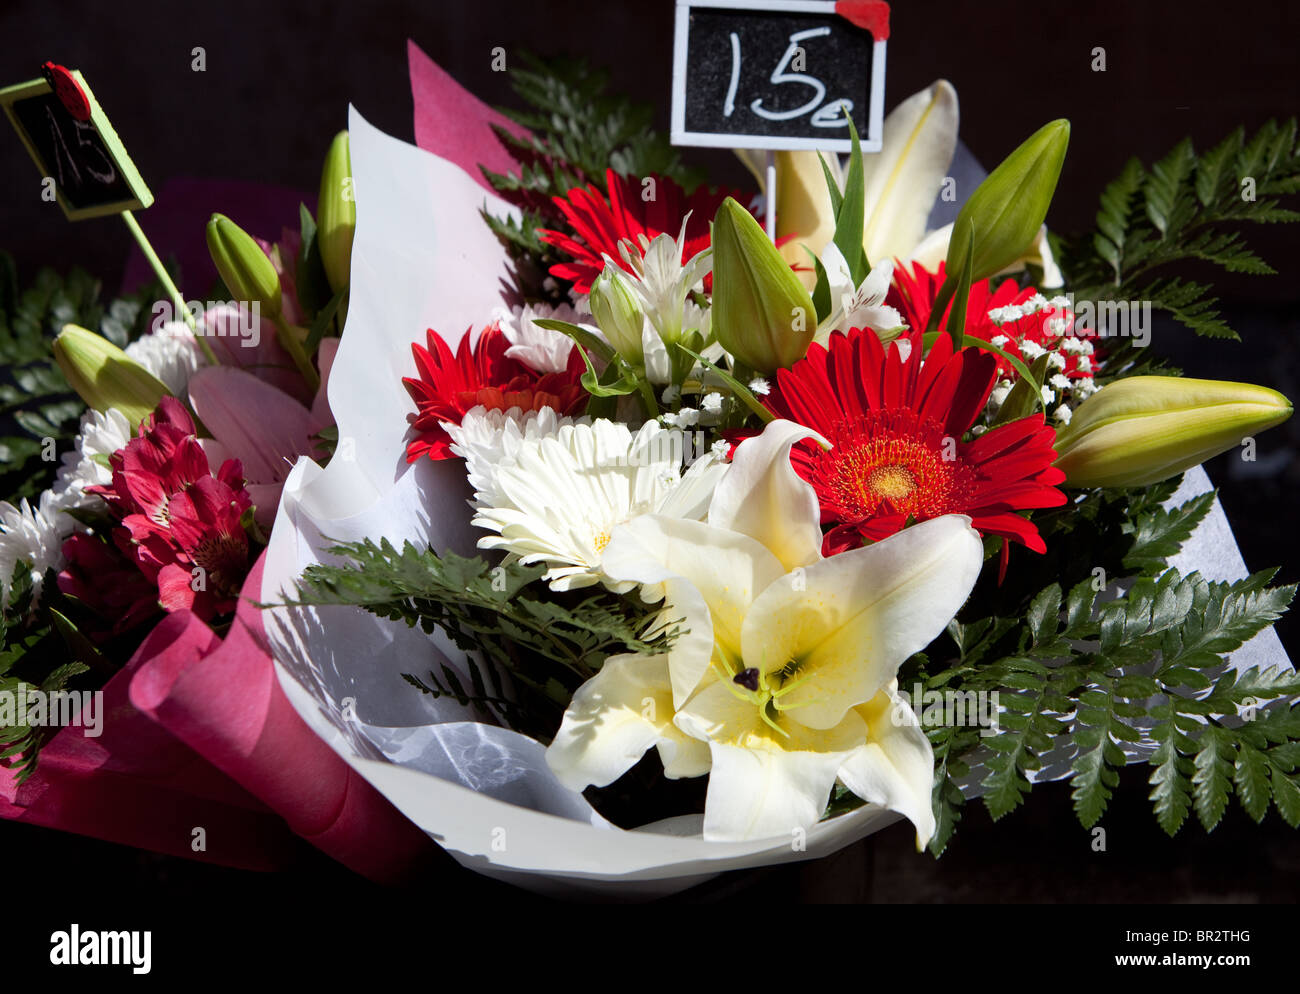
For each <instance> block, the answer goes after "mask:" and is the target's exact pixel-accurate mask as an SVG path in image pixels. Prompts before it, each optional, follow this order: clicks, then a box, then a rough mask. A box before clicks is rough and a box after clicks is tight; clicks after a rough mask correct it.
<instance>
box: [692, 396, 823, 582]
mask: <svg viewBox="0 0 1300 994" xmlns="http://www.w3.org/2000/svg"><path fill="white" fill-rule="evenodd" d="M805 438H812V439H816V440H817V441H818V442H821V443H822V444H824V445H829V444H830V443H829V442H827V441H826V440H825V439H824V438H822V436H821V435H819V434H817V432H815V431H813V430H812V429H811V428H805V427H803V426H802V425H797V424H795V423H794V422H793V421H781V420H777V421H773V422H771V423H770V424H769V425H768V426H767V427H766V428H764V429H763V434H761V435H756V436H754V437H753V438H749V439H746V440H745V441H743V442H741V443H740V445H739V446H737V448H736V455H735V458H734V459H733V460H732V462H731V469H730V471H729V472H728V473H727V475H726V476H725V477H723V479H722V482H721V483H719V484H718V489H717V490H716V491H715V492H714V495H713V504H712V506H711V507H710V508H709V524H711V525H713V526H714V527H716V528H725V529H727V530H728V531H736V532H740V533H742V534H744V535H748V536H750V537H751V538H754V539H757V540H758V541H759V542H762V543H763V544H764V545H765V546H767V548H768V549H770V550H771V552H772V554H773V555H774V556H776V558H777V559H779V560H780V561H781V565H783V566H784V567H785V568H786V569H787V570H791V569H794V568H795V567H797V566H807V565H808V564H809V563H814V562H816V561H817V560H818V559H820V558H821V545H822V532H821V525H820V524H819V522H820V521H821V509H820V507H819V505H818V503H817V494H816V492H815V491H814V490H813V488H812V487H811V486H810V485H809V484H808V483H806V482H804V481H803V480H801V479H800V478H799V476H798V474H797V473H795V471H794V467H792V466H791V465H790V447H791V446H792V445H794V444H795V442H798V441H801V440H802V439H805Z"/></svg>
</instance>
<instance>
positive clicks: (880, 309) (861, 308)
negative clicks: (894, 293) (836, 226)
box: [813, 242, 906, 345]
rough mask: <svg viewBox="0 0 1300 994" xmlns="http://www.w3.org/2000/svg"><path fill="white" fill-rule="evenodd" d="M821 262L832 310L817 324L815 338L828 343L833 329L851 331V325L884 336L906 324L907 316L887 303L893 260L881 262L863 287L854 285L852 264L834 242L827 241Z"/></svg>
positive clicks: (872, 270) (876, 265)
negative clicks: (905, 318)
mask: <svg viewBox="0 0 1300 994" xmlns="http://www.w3.org/2000/svg"><path fill="white" fill-rule="evenodd" d="M821 262H822V267H823V268H824V269H825V270H826V279H827V281H828V283H829V285H830V299H831V308H832V309H831V313H830V314H828V315H827V316H826V319H825V320H824V321H822V322H821V324H819V325H818V326H817V334H816V335H814V336H813V341H815V342H817V343H818V344H820V345H825V344H826V341H827V339H829V338H830V336H831V333H832V332H835V331H845V332H847V331H848V330H849V329H850V328H870V329H871V330H872V331H875V332H877V333H878V334H881V336H882V338H883V337H885V336H884V333H885V332H890V331H893V330H895V329H897V328H902V327H904V326H905V324H906V322H905V321H904V320H903V316H902V315H901V314H899V313H898V311H897V310H895V309H894V308H892V307H889V306H888V305H886V304H885V297H886V296H887V295H888V293H889V284H890V281H891V280H893V278H894V263H893V260H891V259H882V260H881V261H880V262H877V263H876V264H875V265H874V266H873V267H872V268H871V272H870V273H868V274H867V277H866V279H864V280H863V281H862V285H861V286H854V284H853V276H852V274H851V273H850V272H849V264H848V262H847V261H846V260H845V258H844V253H843V252H841V251H840V250H839V247H838V246H837V245H836V244H835V243H834V242H830V243H828V244H827V246H826V248H825V250H824V251H823V252H822V256H821Z"/></svg>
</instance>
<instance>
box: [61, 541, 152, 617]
mask: <svg viewBox="0 0 1300 994" xmlns="http://www.w3.org/2000/svg"><path fill="white" fill-rule="evenodd" d="M115 530H120V529H115ZM128 545H129V541H128ZM63 560H64V565H63V569H62V571H61V572H60V573H59V578H58V584H59V589H60V590H61V591H63V593H65V594H67V595H68V596H69V597H74V598H76V599H77V600H79V601H80V602H81V603H82V604H84V605H85V606H86V607H87V608H88V609H89V610H90V611H92V612H93V613H94V614H95V615H96V617H97V618H98V619H99V620H100V622H102V627H100V628H97V629H93V630H90V631H88V632H87V634H88V635H90V637H91V638H93V639H95V640H96V641H97V642H99V641H104V640H106V639H109V638H111V637H113V636H115V635H120V634H121V633H122V632H125V631H130V630H131V629H132V628H134V627H135V626H136V625H138V624H140V623H141V622H143V621H147V620H149V619H150V618H152V617H153V616H154V615H156V614H157V613H158V587H157V585H156V584H154V583H152V582H150V581H149V579H148V578H146V577H145V576H144V574H143V573H141V571H140V570H139V568H138V567H137V566H136V564H135V561H134V559H133V558H131V556H130V553H129V552H128V553H126V554H124V553H123V552H122V550H121V548H120V547H119V546H118V544H117V543H116V542H113V541H106V540H104V539H103V538H101V537H100V536H98V535H88V534H86V533H84V532H77V533H76V534H74V535H73V536H71V537H70V538H69V539H68V540H67V541H65V542H64V543H63Z"/></svg>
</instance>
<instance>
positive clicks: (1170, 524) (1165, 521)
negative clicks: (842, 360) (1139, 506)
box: [1124, 490, 1218, 573]
mask: <svg viewBox="0 0 1300 994" xmlns="http://www.w3.org/2000/svg"><path fill="white" fill-rule="evenodd" d="M1217 494H1218V491H1217V490H1211V491H1209V492H1208V493H1204V494H1200V495H1198V496H1196V497H1193V498H1192V499H1191V500H1189V501H1187V502H1186V503H1184V504H1181V505H1179V506H1178V507H1176V508H1172V509H1170V510H1165V509H1164V508H1163V507H1157V508H1155V509H1154V510H1152V511H1149V512H1147V513H1145V514H1142V515H1140V516H1139V517H1138V520H1137V528H1136V530H1135V532H1134V535H1133V546H1132V548H1130V549H1129V551H1128V553H1127V554H1125V556H1124V566H1125V568H1127V569H1131V570H1139V571H1141V572H1143V573H1157V572H1160V571H1162V570H1163V569H1164V564H1165V560H1167V559H1168V558H1169V557H1170V556H1173V555H1175V554H1176V553H1177V552H1178V550H1179V549H1181V548H1182V546H1183V543H1184V542H1186V541H1187V540H1188V539H1189V538H1191V535H1192V532H1194V531H1195V530H1196V527H1197V525H1199V524H1200V523H1201V522H1202V521H1203V520H1204V519H1205V516H1206V515H1207V514H1209V513H1210V509H1211V508H1212V507H1213V506H1214V499H1215V497H1216V496H1217Z"/></svg>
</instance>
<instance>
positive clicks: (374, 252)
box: [262, 109, 1286, 899]
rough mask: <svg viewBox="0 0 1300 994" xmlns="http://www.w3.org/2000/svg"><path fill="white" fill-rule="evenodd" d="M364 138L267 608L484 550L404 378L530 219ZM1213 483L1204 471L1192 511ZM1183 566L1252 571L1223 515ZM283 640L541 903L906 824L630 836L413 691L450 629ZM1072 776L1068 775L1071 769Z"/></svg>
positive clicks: (306, 692)
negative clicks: (728, 836) (333, 340)
mask: <svg viewBox="0 0 1300 994" xmlns="http://www.w3.org/2000/svg"><path fill="white" fill-rule="evenodd" d="M349 128H350V132H351V155H352V171H353V176H354V186H355V190H356V195H357V227H356V235H355V240H354V244H353V250H352V286H351V297H350V304H349V311H348V319H347V331H346V334H345V335H344V337H343V340H342V344H341V346H340V348H339V353H338V356H337V358H336V360H335V363H334V367H333V372H332V374H331V379H330V384H329V400H330V405H331V407H332V409H333V411H334V413H335V416H336V418H337V421H338V428H339V444H338V448H337V450H336V454H335V457H334V458H333V459H332V460H331V462H330V464H329V466H328V467H327V468H325V469H323V470H322V469H321V468H320V467H319V466H317V465H316V464H315V463H314V462H312V461H311V460H309V459H306V458H303V459H300V460H299V462H298V464H297V465H296V466H295V467H294V469H293V471H292V473H291V474H290V476H289V478H288V480H287V482H286V483H285V486H284V492H283V495H282V497H281V502H280V507H279V512H278V516H277V518H276V522H275V527H274V530H273V532H272V536H271V542H270V547H269V549H268V552H267V559H266V569H265V576H264V579H263V586H262V600H263V601H265V602H279V601H283V600H284V599H285V598H287V597H292V596H293V594H294V590H295V580H296V578H297V577H298V576H300V575H301V573H302V571H303V570H304V569H305V568H306V567H307V566H310V565H312V564H313V563H318V562H322V561H325V560H327V559H328V556H327V555H326V553H325V551H324V550H325V549H327V548H329V546H331V545H333V544H335V543H336V542H339V541H359V540H361V539H363V538H367V537H368V538H371V539H374V540H376V541H377V540H379V539H381V538H387V539H389V540H390V541H392V542H393V543H395V544H396V545H398V546H399V547H400V546H401V544H402V543H403V542H404V541H407V540H409V541H411V542H413V543H415V544H417V545H421V546H423V545H425V544H427V545H431V546H432V547H433V548H435V549H438V550H443V549H447V548H450V549H453V550H455V551H458V552H461V553H462V554H466V555H470V554H473V550H474V540H475V536H474V535H473V534H472V533H471V528H470V525H469V519H470V513H469V508H468V507H467V505H466V501H467V500H468V498H469V497H470V491H469V488H468V485H467V484H466V482H465V477H464V470H463V467H462V465H461V464H460V461H459V460H447V461H444V462H440V463H432V462H431V461H430V460H428V459H423V460H421V461H420V462H418V463H416V464H414V465H408V464H407V463H406V456H405V438H406V431H407V421H406V415H407V414H408V413H410V412H412V411H413V410H414V405H413V403H412V402H411V400H410V398H409V397H408V395H407V393H406V391H405V390H404V389H403V388H402V386H401V379H402V377H403V376H409V375H412V373H413V369H414V365H413V362H412V358H411V349H410V346H411V343H412V341H420V342H421V343H422V342H423V337H424V331H425V329H426V328H430V327H431V328H433V329H434V330H435V331H436V332H438V333H439V334H441V335H442V336H443V337H444V338H445V339H446V340H447V341H448V343H449V344H451V345H452V347H453V348H454V347H455V345H456V344H457V343H458V342H459V340H460V338H461V336H462V335H463V334H464V333H465V332H466V330H467V329H469V328H470V327H471V325H472V326H474V327H475V328H479V327H481V326H482V325H484V324H485V323H487V321H489V320H490V316H491V314H492V313H493V310H494V308H496V307H498V306H500V305H501V304H502V303H503V291H504V290H505V288H506V287H507V286H508V268H507V257H506V254H505V252H504V250H503V248H502V247H501V245H500V244H499V242H498V241H497V239H496V238H495V236H494V235H493V234H492V233H491V231H490V230H489V229H488V227H487V225H486V224H484V223H483V220H482V218H481V216H480V215H479V210H480V208H484V209H486V210H487V211H489V212H490V213H492V214H494V215H497V216H505V215H507V214H513V213H515V210H514V208H512V207H511V206H510V205H508V204H506V203H505V202H503V201H501V200H499V199H497V198H495V197H493V196H492V195H491V194H488V193H485V192H484V191H483V190H482V188H481V187H480V186H479V185H478V184H477V183H475V182H474V180H472V179H471V178H470V177H469V176H468V175H466V174H465V173H464V172H463V171H462V170H461V169H460V168H459V167H457V166H455V165H452V164H451V163H449V162H447V161H445V160H443V159H440V158H438V157H437V156H434V155H431V154H429V153H427V152H424V151H422V150H420V149H418V148H416V147H415V146H413V145H409V144H406V143H404V142H401V141H398V140H396V139H394V138H391V137H389V136H387V135H385V134H383V133H381V132H380V131H378V130H376V129H375V128H374V127H372V126H371V125H370V124H368V123H367V122H366V121H365V120H364V119H363V118H362V117H361V115H360V114H359V113H357V111H356V110H355V109H352V110H351V114H350V121H349ZM1208 486H1209V483H1208V480H1207V479H1206V477H1205V475H1204V473H1202V472H1201V471H1200V470H1199V469H1198V470H1196V471H1194V472H1192V473H1189V474H1187V477H1186V478H1185V480H1184V483H1183V491H1184V492H1180V495H1179V497H1178V498H1176V499H1179V500H1185V499H1187V497H1189V496H1191V495H1193V494H1194V493H1197V492H1203V491H1204V490H1205V489H1207V488H1208ZM1174 565H1175V566H1177V567H1178V568H1179V569H1180V570H1182V571H1184V572H1190V571H1191V570H1193V569H1199V570H1200V571H1201V572H1202V573H1204V574H1205V575H1206V576H1208V577H1210V578H1212V579H1236V578H1238V577H1240V576H1244V575H1245V565H1244V563H1243V562H1242V559H1241V555H1240V553H1239V551H1238V549H1237V546H1236V542H1235V541H1234V540H1233V537H1232V533H1231V530H1230V529H1229V527H1228V522H1227V519H1226V517H1225V516H1224V514H1223V511H1222V509H1221V508H1220V507H1219V505H1218V504H1217V502H1216V504H1215V506H1214V509H1213V511H1212V512H1211V513H1210V515H1209V516H1208V518H1207V519H1206V520H1205V521H1204V522H1203V523H1202V525H1201V526H1200V528H1199V529H1198V530H1197V531H1196V533H1195V535H1194V536H1193V537H1192V539H1191V541H1189V542H1188V543H1187V546H1186V547H1185V548H1184V550H1183V551H1182V553H1180V555H1179V556H1178V557H1177V558H1176V559H1175V561H1174ZM266 630H267V635H268V637H269V638H270V640H271V644H272V648H273V651H274V655H275V658H276V669H277V673H278V675H279V679H280V683H281V685H282V686H283V688H284V691H285V693H286V694H287V695H288V697H289V700H290V701H291V702H292V703H293V705H294V707H295V708H296V709H297V711H298V713H299V714H300V715H301V716H302V718H303V720H304V721H306V722H307V724H308V725H309V726H310V727H311V728H312V729H313V730H314V731H315V732H316V733H317V734H318V735H319V736H320V737H321V738H322V739H324V740H325V742H327V743H328V744H329V745H330V746H331V748H333V749H334V750H335V751H336V752H337V753H338V754H339V755H340V756H341V757H342V758H343V759H344V760H345V761H346V762H348V763H349V764H350V765H351V766H352V767H353V768H354V769H356V770H357V772H358V773H360V774H361V775H362V776H364V777H365V778H366V779H367V780H368V781H369V782H370V783H371V784H372V785H374V787H375V788H376V789H377V790H379V791H380V793H382V794H383V795H384V796H385V797H387V798H388V799H389V800H390V801H391V802H392V803H393V804H394V805H395V806H396V807H397V808H398V809H399V810H400V811H401V812H402V813H403V814H405V815H406V816H407V817H408V818H410V819H411V820H412V821H413V822H414V823H415V824H416V825H418V826H419V827H420V828H421V829H423V830H424V831H425V832H427V833H428V835H429V836H430V838H431V839H433V840H434V841H435V842H437V843H438V844H439V845H440V846H442V847H443V848H444V849H446V850H447V851H448V852H449V853H451V855H452V856H454V857H455V858H456V860H458V861H459V862H460V863H461V864H462V865H464V866H466V867H469V868H470V869H473V870H476V871H478V872H481V873H484V874H486V875H488V876H491V877H496V878H498V879H502V880H506V881H509V882H512V883H515V884H518V885H520V886H523V887H526V888H528V889H531V890H536V891H540V892H544V893H549V894H555V895H564V894H569V895H576V896H581V895H590V896H601V895H603V896H606V897H612V898H623V899H644V898H650V897H655V896H660V895H666V894H671V893H675V892H677V891H680V890H683V889H685V888H687V887H690V886H692V885H694V884H697V883H700V882H702V881H704V880H707V879H709V878H710V877H712V876H714V875H716V874H718V873H721V872H723V871H726V870H735V869H743V868H746V867H756V866H762V865H765V864H770V863H776V862H783V861H786V860H800V859H812V858H816V857H819V856H824V855H827V854H829V853H832V852H835V851H836V850H838V849H840V848H842V847H844V846H847V845H849V844H851V843H853V842H855V841H857V840H858V839H861V838H863V837H864V836H866V835H868V834H870V833H872V832H874V831H876V830H878V829H880V828H883V827H885V826H887V825H889V824H892V823H893V822H895V821H898V820H899V816H898V815H896V814H894V813H892V812H887V811H882V810H880V809H878V808H875V807H872V806H866V807H863V808H860V809H858V810H856V811H853V812H850V813H848V814H844V815H841V816H839V817H836V818H833V819H830V820H828V821H825V822H822V823H820V824H818V825H816V826H815V827H814V828H812V829H811V830H810V831H809V832H808V833H807V837H806V839H793V838H787V837H778V838H773V839H765V840H758V841H750V842H737V843H719V842H705V841H704V840H703V838H702V836H701V825H702V816H690V817H680V818H671V819H667V820H665V821H661V822H657V823H655V824H652V825H646V826H643V827H642V828H639V829H637V830H634V831H625V830H622V829H619V828H617V827H615V826H613V825H611V824H610V823H609V822H607V821H606V820H605V819H604V818H602V817H601V816H600V815H599V814H598V813H597V812H596V811H595V810H594V809H593V808H592V806H591V805H590V804H589V803H588V802H587V800H586V799H585V798H584V797H583V796H582V795H581V794H578V793H575V792H573V791H571V790H568V789H567V788H565V787H563V786H561V785H560V783H559V782H558V781H557V780H556V779H555V777H554V776H553V775H552V774H551V772H550V770H549V769H548V767H547V765H546V761H545V756H544V749H543V747H542V746H541V745H540V744H539V743H538V742H536V741H534V740H533V739H530V738H528V737H526V736H523V735H520V734H518V733H516V732H512V731H510V730H508V729H505V728H500V727H495V726H491V725H486V724H483V723H481V722H479V721H476V720H474V719H475V716H474V715H473V714H472V713H471V711H470V709H469V708H467V707H462V706H460V705H458V704H457V703H456V702H455V701H453V700H448V699H444V698H439V699H434V698H431V697H429V696H428V695H425V694H420V693H417V692H415V690H414V689H413V688H412V687H411V686H410V684H408V683H406V682H405V681H404V680H403V679H402V674H403V673H413V674H424V673H427V672H429V671H430V670H436V669H437V668H438V665H439V664H440V663H448V664H451V665H455V666H457V668H458V669H460V671H461V672H462V673H463V672H464V671H465V666H466V661H465V657H464V654H463V653H461V652H460V650H458V649H456V647H455V646H453V645H452V644H451V643H450V642H449V640H447V639H446V638H445V637H444V636H442V635H441V633H435V635H433V636H427V635H425V634H423V633H422V632H420V631H419V630H418V629H415V630H413V629H410V628H408V627H406V626H405V625H404V624H402V623H400V622H389V621H385V620H383V619H380V618H376V617H374V616H372V615H369V614H367V613H365V612H364V611H361V610H359V609H353V608H345V607H330V608H322V609H288V608H276V609H273V610H271V611H269V612H268V614H267V616H266ZM1232 662H1233V665H1241V666H1243V667H1244V666H1248V665H1266V664H1276V663H1284V662H1286V654H1285V652H1284V651H1283V649H1282V646H1281V643H1280V642H1279V641H1278V639H1277V636H1276V635H1275V634H1274V633H1273V631H1272V629H1269V630H1267V631H1265V632H1262V633H1260V635H1258V636H1257V637H1256V638H1255V639H1253V640H1252V641H1251V642H1250V643H1249V644H1247V645H1246V646H1243V647H1242V649H1241V650H1240V651H1239V652H1238V653H1236V654H1234V656H1233V660H1232ZM1066 748H1067V749H1068V746H1066ZM1066 771H1068V764H1067V765H1066V768H1065V769H1064V770H1061V771H1060V772H1059V773H1058V774H1057V775H1063V774H1064V773H1065V772H1066ZM1045 772H1046V771H1045ZM1039 779H1043V776H1042V774H1040V776H1039Z"/></svg>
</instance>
